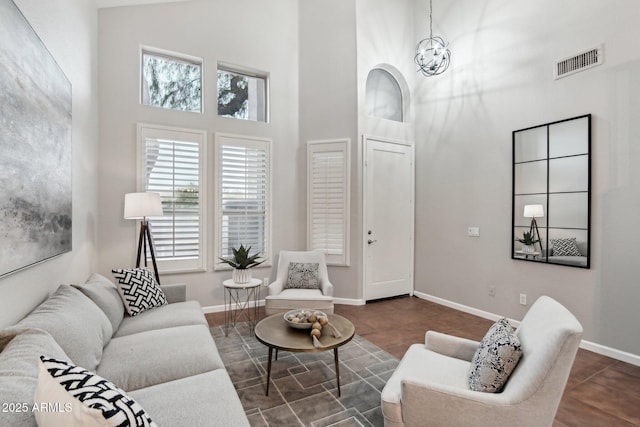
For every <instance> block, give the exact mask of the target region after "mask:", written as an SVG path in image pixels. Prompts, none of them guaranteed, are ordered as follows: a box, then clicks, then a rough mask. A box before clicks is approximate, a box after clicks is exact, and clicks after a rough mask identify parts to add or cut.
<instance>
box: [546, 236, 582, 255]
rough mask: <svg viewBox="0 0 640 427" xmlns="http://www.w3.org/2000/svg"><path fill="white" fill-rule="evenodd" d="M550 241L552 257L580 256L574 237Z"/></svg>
mask: <svg viewBox="0 0 640 427" xmlns="http://www.w3.org/2000/svg"><path fill="white" fill-rule="evenodd" d="M550 240H551V247H552V248H553V256H581V254H580V251H579V250H578V244H577V243H576V238H575V237H571V238H568V239H550Z"/></svg>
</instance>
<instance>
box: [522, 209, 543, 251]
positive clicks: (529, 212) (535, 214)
mask: <svg viewBox="0 0 640 427" xmlns="http://www.w3.org/2000/svg"><path fill="white" fill-rule="evenodd" d="M522 216H524V217H525V218H531V226H530V227H529V233H531V235H533V231H534V230H535V232H536V234H535V235H536V237H537V238H538V244H539V245H540V251H542V239H540V232H539V231H538V223H537V222H536V218H542V217H543V216H544V207H543V206H542V205H524V213H523V214H522Z"/></svg>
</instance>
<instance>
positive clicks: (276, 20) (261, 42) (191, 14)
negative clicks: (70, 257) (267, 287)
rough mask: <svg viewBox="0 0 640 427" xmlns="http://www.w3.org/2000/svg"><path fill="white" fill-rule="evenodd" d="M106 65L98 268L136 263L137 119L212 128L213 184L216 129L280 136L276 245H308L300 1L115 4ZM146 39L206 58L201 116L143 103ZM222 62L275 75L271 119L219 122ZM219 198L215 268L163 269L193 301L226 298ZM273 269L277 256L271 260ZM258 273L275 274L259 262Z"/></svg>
mask: <svg viewBox="0 0 640 427" xmlns="http://www.w3.org/2000/svg"><path fill="white" fill-rule="evenodd" d="M99 27H100V37H99V61H100V74H99V77H100V185H99V194H100V221H99V237H100V238H99V241H100V259H99V264H98V271H99V272H100V273H102V274H105V275H107V276H109V277H110V276H111V269H112V268H118V267H131V266H133V265H134V263H135V249H136V247H135V245H136V240H137V235H136V231H135V227H136V224H135V221H130V220H125V219H123V218H122V215H123V200H124V194H125V193H128V192H132V191H136V171H135V167H136V123H138V122H143V123H151V124H160V125H166V126H177V127H183V128H192V129H201V130H206V131H207V132H208V136H209V148H210V149H209V183H208V184H209V188H214V181H213V179H214V175H213V174H214V169H213V151H214V150H213V135H214V133H215V132H225V133H234V134H240V135H250V136H251V135H254V136H260V137H267V138H272V140H273V160H272V166H273V180H272V188H273V201H272V208H273V210H272V226H273V230H272V236H273V244H272V251H273V253H274V254H277V253H278V251H279V250H281V249H292V248H294V249H295V248H302V247H304V238H305V234H304V233H305V228H304V221H303V218H304V210H303V209H304V201H303V199H301V197H302V196H303V194H304V193H302V192H301V190H300V188H301V185H302V186H304V182H305V176H304V173H303V172H304V171H303V170H302V169H301V160H300V159H301V157H300V156H301V155H300V153H299V149H300V148H299V146H300V144H299V140H298V138H299V133H298V110H299V109H298V51H299V49H298V4H297V1H295V0H272V1H269V2H264V1H259V0H234V1H223V0H215V1H191V2H179V3H166V4H158V5H146V6H134V7H115V8H108V9H101V10H100V11H99ZM140 45H146V46H152V47H156V48H161V49H166V50H170V51H175V52H181V53H185V54H188V55H192V56H197V57H200V58H203V59H204V94H205V99H204V105H205V107H204V110H205V111H204V113H203V114H196V113H185V112H179V111H169V110H163V109H160V108H155V107H148V106H143V105H140V103H139V93H140V91H139V85H140ZM218 61H223V62H225V63H231V64H237V65H240V66H244V67H249V68H253V69H258V70H262V71H266V72H268V73H269V79H270V80H269V81H270V83H269V84H270V122H269V123H258V122H247V121H243V120H235V119H229V118H219V117H218V116H217V113H216V109H217V107H216V106H217V100H216V66H217V62H218ZM213 215H214V213H213V194H210V197H209V215H208V218H207V221H208V222H207V225H208V227H209V228H208V230H209V232H208V235H209V236H208V238H209V242H208V243H209V246H208V247H209V252H208V254H209V255H208V257H209V260H208V270H207V271H206V272H203V273H189V274H176V275H166V276H164V277H163V279H162V281H163V283H186V284H187V297H188V298H190V299H197V300H198V301H199V302H200V303H201V304H202V305H203V306H204V307H211V306H220V308H221V307H222V305H223V304H224V297H223V288H222V281H223V280H225V279H228V278H230V277H231V272H230V271H223V272H214V271H213V268H214V266H215V260H214V258H213V257H214V251H213V235H214V234H213V233H214V232H215V230H214V229H213V226H214V222H213V218H214V217H213ZM274 266H275V260H274ZM253 274H254V277H257V278H263V277H269V276H271V269H270V268H263V267H260V268H256V269H254V270H253Z"/></svg>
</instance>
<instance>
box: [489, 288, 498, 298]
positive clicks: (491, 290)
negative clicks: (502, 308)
mask: <svg viewBox="0 0 640 427" xmlns="http://www.w3.org/2000/svg"><path fill="white" fill-rule="evenodd" d="M489 296H490V297H495V296H496V287H495V286H493V285H491V286H489Z"/></svg>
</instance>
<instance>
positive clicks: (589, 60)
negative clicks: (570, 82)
mask: <svg viewBox="0 0 640 427" xmlns="http://www.w3.org/2000/svg"><path fill="white" fill-rule="evenodd" d="M602 50H603V49H602V46H598V47H596V48H593V49H589V50H587V51H585V52H582V53H579V54H577V55H575V56H572V57H571V58H566V59H563V60H561V61H558V62H556V65H555V68H554V78H556V79H559V78H561V77H566V76H570V75H571V74H575V73H577V72H578V71H583V70H586V69H588V68H592V67H595V66H596V65H600V64H602V62H603V61H604V55H603V53H602Z"/></svg>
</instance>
